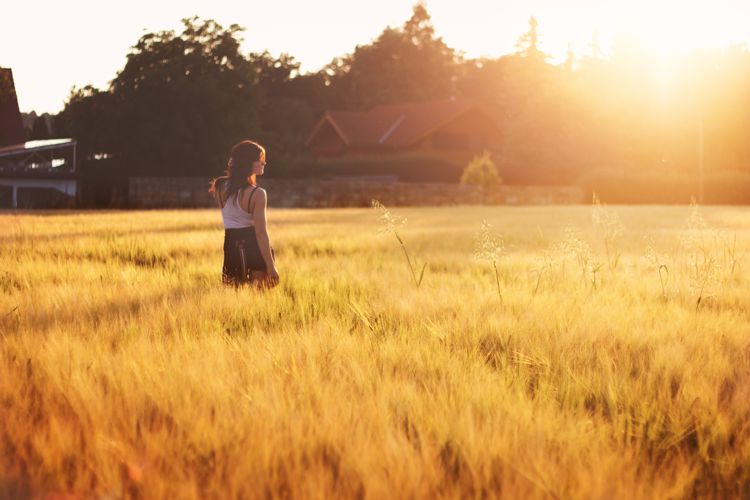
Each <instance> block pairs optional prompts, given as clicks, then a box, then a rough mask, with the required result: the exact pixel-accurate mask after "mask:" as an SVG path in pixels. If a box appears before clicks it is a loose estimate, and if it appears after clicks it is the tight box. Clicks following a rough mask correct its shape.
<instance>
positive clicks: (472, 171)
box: [461, 151, 503, 187]
mask: <svg viewBox="0 0 750 500" xmlns="http://www.w3.org/2000/svg"><path fill="white" fill-rule="evenodd" d="M502 182H503V180H502V179H501V178H500V174H499V173H498V171H497V167H496V166H495V162H494V161H492V158H491V157H490V152H489V151H484V152H483V153H482V154H481V156H475V157H474V158H472V160H471V161H470V162H469V164H468V165H466V168H465V169H464V172H463V174H462V175H461V184H478V185H480V186H483V187H491V186H498V185H500V184H501V183H502Z"/></svg>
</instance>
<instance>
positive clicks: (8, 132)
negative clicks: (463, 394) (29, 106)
mask: <svg viewBox="0 0 750 500" xmlns="http://www.w3.org/2000/svg"><path fill="white" fill-rule="evenodd" d="M24 139H26V131H25V130H24V129H23V122H22V121H21V112H20V111H19V110H18V99H17V97H16V87H15V85H14V83H13V72H12V71H11V70H10V69H9V68H0V146H6V145H8V144H17V143H19V142H23V141H24Z"/></svg>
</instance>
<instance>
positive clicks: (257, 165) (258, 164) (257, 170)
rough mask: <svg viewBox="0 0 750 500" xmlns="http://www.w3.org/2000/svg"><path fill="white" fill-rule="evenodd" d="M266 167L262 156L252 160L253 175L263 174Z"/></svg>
mask: <svg viewBox="0 0 750 500" xmlns="http://www.w3.org/2000/svg"><path fill="white" fill-rule="evenodd" d="M265 168H266V159H265V158H262V157H261V159H260V160H256V161H254V162H253V173H254V174H255V175H263V171H264V170H265Z"/></svg>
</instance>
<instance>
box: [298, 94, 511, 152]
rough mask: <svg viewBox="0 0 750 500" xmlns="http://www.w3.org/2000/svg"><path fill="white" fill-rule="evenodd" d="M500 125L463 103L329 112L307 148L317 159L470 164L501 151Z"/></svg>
mask: <svg viewBox="0 0 750 500" xmlns="http://www.w3.org/2000/svg"><path fill="white" fill-rule="evenodd" d="M500 140H501V133H500V129H499V127H498V124H497V122H496V120H495V118H494V116H493V114H492V113H490V112H489V111H488V110H487V109H486V108H485V107H483V106H482V105H480V104H479V103H477V102H474V101H470V100H464V99H447V100H441V101H424V102H413V103H404V104H393V105H384V106H377V107H375V108H373V109H371V110H369V111H365V112H356V111H327V112H326V113H325V114H324V115H323V117H322V118H321V119H320V120H319V121H318V123H317V124H316V125H315V127H314V128H313V130H312V131H311V132H310V135H309V137H308V139H307V141H306V143H305V147H306V148H307V149H308V150H309V151H310V152H311V153H312V154H313V155H314V156H315V157H316V158H317V159H325V158H363V157H366V158H373V157H379V158H388V157H394V156H399V155H401V156H403V155H422V156H425V157H439V158H441V159H443V160H447V161H449V162H451V163H455V164H460V165H465V164H466V163H467V162H468V161H469V160H470V159H471V158H472V157H474V156H475V155H476V154H477V153H480V152H481V151H482V150H484V149H489V150H494V149H497V148H499V146H500Z"/></svg>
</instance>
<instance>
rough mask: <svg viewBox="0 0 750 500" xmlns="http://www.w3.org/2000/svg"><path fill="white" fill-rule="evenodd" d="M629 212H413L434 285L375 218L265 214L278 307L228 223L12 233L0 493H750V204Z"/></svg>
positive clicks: (6, 281)
mask: <svg viewBox="0 0 750 500" xmlns="http://www.w3.org/2000/svg"><path fill="white" fill-rule="evenodd" d="M608 208H609V207H608ZM616 210H617V213H618V214H619V217H620V220H621V223H622V234H621V237H619V238H618V239H617V241H616V243H615V245H616V246H615V247H614V248H612V251H613V252H616V253H617V254H619V255H620V257H619V260H618V263H617V266H616V267H613V268H610V266H608V265H604V266H602V265H601V264H600V263H605V264H606V263H607V257H606V255H605V252H604V251H603V250H602V249H601V237H600V233H597V228H596V227H595V226H594V225H593V223H592V217H591V213H592V208H591V207H524V208H520V207H518V208H502V207H496V208H487V207H462V208H456V207H451V208H445V209H438V208H412V209H405V208H404V209H400V211H401V212H402V213H403V214H404V216H408V218H409V225H408V226H407V227H403V228H401V229H400V231H401V232H402V233H403V236H404V238H405V239H407V240H408V242H409V248H410V251H411V250H413V251H414V252H415V253H416V254H418V255H421V256H424V258H425V259H428V260H429V262H430V276H429V279H427V280H425V281H424V282H423V283H422V284H421V287H420V289H419V292H418V293H416V291H415V286H414V285H415V283H414V281H413V279H412V280H409V279H408V278H407V279H404V272H403V269H404V266H403V259H404V256H403V251H402V248H400V247H399V245H396V244H394V242H393V240H391V239H388V238H381V237H380V236H378V235H377V231H376V228H377V226H378V225H379V222H378V221H377V220H376V218H375V217H373V213H372V211H371V210H368V209H339V210H309V211H306V210H274V211H272V212H271V213H270V214H269V221H270V229H269V231H270V233H271V235H272V237H273V239H274V247H275V248H276V249H277V250H278V252H277V261H278V267H279V270H280V272H281V274H282V280H281V284H280V286H278V287H277V288H275V289H272V290H270V291H266V292H260V291H258V290H255V289H252V288H242V289H239V290H235V289H226V288H223V287H221V286H220V284H219V283H220V268H221V259H222V256H221V243H222V232H221V229H220V218H219V217H218V214H217V213H216V212H215V211H149V212H126V213H119V212H101V213H67V214H60V215H47V214H45V215H37V214H22V215H13V214H0V227H2V228H3V230H2V232H0V497H27V496H39V497H43V496H45V495H55V494H58V495H62V494H70V495H79V496H80V497H83V498H90V497H95V498H136V497H143V498H259V497H268V496H271V497H276V496H281V497H294V498H330V497H347V498H349V497H357V498H362V497H367V498H388V497H414V498H416V497H419V498H433V497H437V498H446V497H450V498H456V497H459V496H460V497H483V496H491V497H494V496H504V497H508V498H516V497H537V498H569V497H575V498H634V497H638V498H674V497H683V496H701V497H704V496H705V497H715V498H726V497H743V496H747V495H749V494H750V490H748V488H749V486H748V484H750V426H749V424H748V422H750V404H748V402H750V371H749V370H748V368H747V367H748V366H750V321H748V320H749V319H750V318H749V316H750V314H749V312H750V294H748V293H747V290H748V271H747V268H746V262H745V260H744V257H743V256H744V254H745V252H746V251H747V249H748V248H750V224H749V223H748V220H750V217H749V216H750V211H749V210H747V209H740V208H727V207H719V208H706V207H702V208H701V209H700V215H701V217H702V219H703V221H704V222H705V226H704V227H703V229H701V231H703V235H704V236H706V239H705V240H703V243H704V246H703V250H701V249H700V246H697V247H696V246H694V245H693V246H691V244H690V239H689V238H687V239H686V237H687V236H689V234H690V231H691V230H692V229H691V226H690V223H688V222H687V221H688V220H689V217H690V213H691V212H690V210H691V209H690V208H688V207H669V208H656V207H629V208H626V207H616ZM482 219H485V220H486V221H487V223H488V224H491V225H492V226H493V227H495V228H502V239H503V244H504V245H503V249H504V250H503V253H502V261H501V262H499V267H500V269H501V270H502V273H501V274H500V275H498V274H494V275H493V270H492V268H490V266H487V265H481V264H479V263H476V262H474V261H473V260H472V259H471V258H470V257H471V255H472V253H473V252H474V251H475V250H476V247H475V243H476V242H475V238H474V237H475V233H476V228H477V224H478V223H479V221H481V220H482ZM6 228H7V229H6ZM566 228H570V231H568V234H567V235H566V230H565V229H566ZM570 235H573V236H574V237H575V238H576V239H577V241H578V242H579V243H577V244H576V245H578V246H577V247H576V248H577V252H576V251H572V250H571V248H572V247H573V246H575V245H573V244H572V240H570V238H572V236H570ZM644 237H646V238H648V240H649V241H650V245H651V247H652V250H653V252H655V254H657V255H661V256H664V259H666V260H663V259H661V258H657V259H656V261H653V260H649V259H648V258H647V252H648V249H647V245H646V244H645V243H644ZM566 240H570V241H568V243H569V244H568V246H567V247H566V246H565V244H564V243H565V242H566ZM693 241H694V240H693ZM584 244H585V245H584ZM696 248H697V249H698V250H697V251H694V250H695V249H696ZM727 248H731V249H732V250H731V251H730V250H727ZM728 254H729V255H728ZM612 255H615V254H614V253H613V254H612ZM702 255H706V256H707V257H706V258H708V259H709V260H713V263H712V267H711V268H710V269H711V273H712V274H711V276H712V281H711V282H710V283H709V286H707V287H706V289H705V291H704V293H703V299H702V300H701V301H700V307H698V308H697V309H696V301H697V295H696V290H695V289H694V288H693V281H694V277H693V274H692V273H693V270H694V263H695V262H696V261H697V262H698V263H699V264H700V262H702V260H701V259H703V257H702ZM662 260H663V262H665V263H667V264H668V265H669V268H670V271H669V277H668V278H666V277H665V280H667V279H668V281H665V282H662V283H661V284H660V281H659V278H658V271H657V270H656V269H655V268H654V267H653V266H654V265H655V264H654V262H656V263H659V262H662ZM540 263H541V264H540ZM597 266H598V267H599V268H598V269H597V270H596V271H595V272H594V271H593V269H594V268H596V267H597ZM536 270H540V273H539V274H537V273H535V271H536ZM699 270H700V267H699ZM498 276H502V297H503V303H502V305H501V304H500V303H499V302H498V297H497V290H496V287H495V286H492V285H493V284H497V283H499V282H500V279H499V278H498ZM493 278H497V280H495V279H493ZM495 281H496V282H495ZM493 282H495V283H493ZM708 292H710V293H708ZM709 295H710V297H711V298H710V299H708V298H706V297H708V296H709Z"/></svg>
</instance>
